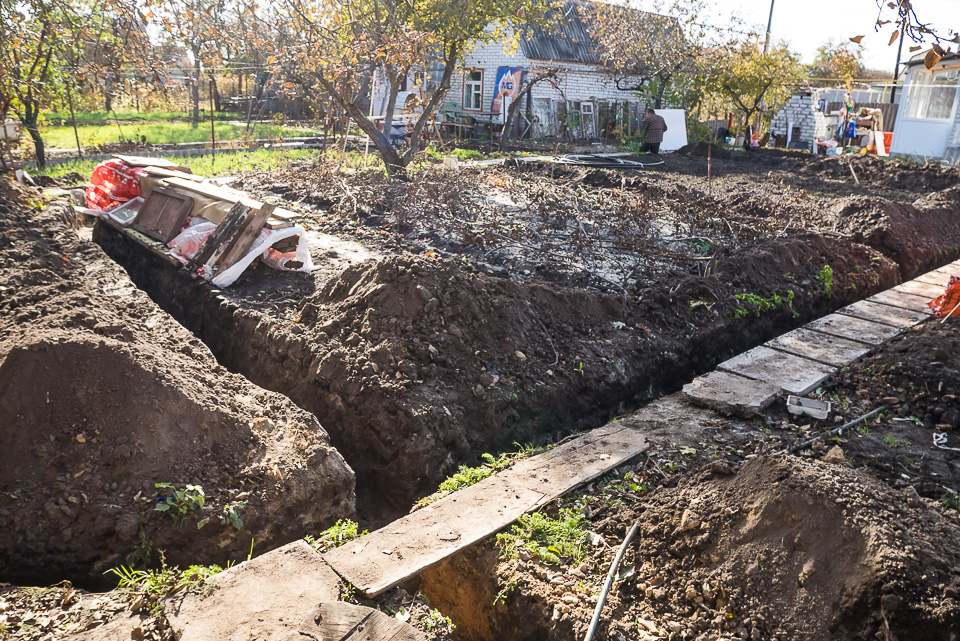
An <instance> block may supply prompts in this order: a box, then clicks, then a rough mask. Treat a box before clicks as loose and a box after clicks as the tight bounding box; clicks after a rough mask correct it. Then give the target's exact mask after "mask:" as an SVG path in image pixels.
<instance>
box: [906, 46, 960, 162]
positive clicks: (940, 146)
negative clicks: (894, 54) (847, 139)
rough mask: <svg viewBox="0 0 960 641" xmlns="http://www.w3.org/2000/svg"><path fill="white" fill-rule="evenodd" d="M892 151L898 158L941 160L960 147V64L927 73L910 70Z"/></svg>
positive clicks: (957, 62) (919, 69)
mask: <svg viewBox="0 0 960 641" xmlns="http://www.w3.org/2000/svg"><path fill="white" fill-rule="evenodd" d="M903 94H904V95H903V98H902V100H901V103H900V104H901V110H900V114H899V115H898V117H897V127H896V131H895V132H894V134H893V143H892V144H891V146H890V151H891V153H892V154H895V155H902V156H916V157H920V158H942V157H944V155H945V154H946V152H947V150H948V148H949V147H951V146H955V145H957V144H960V131H958V129H960V106H958V103H960V60H952V61H950V62H948V63H944V64H942V65H937V66H936V68H934V69H933V70H931V71H928V70H927V69H925V68H924V67H923V66H921V65H916V66H913V67H911V68H910V70H909V71H908V72H907V77H906V79H905V82H904V90H903Z"/></svg>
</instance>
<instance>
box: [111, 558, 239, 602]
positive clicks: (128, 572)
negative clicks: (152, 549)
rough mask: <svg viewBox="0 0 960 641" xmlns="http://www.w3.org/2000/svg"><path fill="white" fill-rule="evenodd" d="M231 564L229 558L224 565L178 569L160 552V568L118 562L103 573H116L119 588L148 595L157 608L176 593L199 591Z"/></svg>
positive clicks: (193, 566) (197, 592)
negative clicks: (133, 566) (151, 568)
mask: <svg viewBox="0 0 960 641" xmlns="http://www.w3.org/2000/svg"><path fill="white" fill-rule="evenodd" d="M232 566H233V562H232V561H231V562H230V563H228V564H227V567H226V568H222V567H220V566H219V565H191V566H190V567H188V568H187V569H186V570H181V569H180V568H178V567H176V566H172V567H171V566H169V565H167V563H166V561H165V560H164V559H163V554H162V553H161V555H160V567H159V568H158V569H156V570H134V569H132V568H129V567H127V566H125V565H121V566H120V567H118V568H111V569H109V570H107V571H106V572H105V573H104V574H113V575H115V576H116V577H117V579H118V580H117V588H119V589H129V590H132V591H134V592H140V593H143V594H144V595H146V596H148V597H151V601H152V604H151V610H152V611H157V610H158V609H159V608H161V607H162V606H161V605H160V601H161V600H162V599H165V598H167V597H170V596H173V595H174V594H176V593H178V592H183V593H185V594H199V593H201V592H202V591H203V588H204V586H205V585H206V582H207V581H208V580H209V579H210V577H212V576H214V575H215V574H219V573H220V572H222V571H223V570H224V569H229V568H230V567H232Z"/></svg>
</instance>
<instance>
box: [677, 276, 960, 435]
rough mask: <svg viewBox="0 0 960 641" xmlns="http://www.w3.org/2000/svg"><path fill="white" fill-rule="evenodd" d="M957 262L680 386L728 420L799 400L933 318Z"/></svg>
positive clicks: (772, 342) (784, 335) (684, 391)
mask: <svg viewBox="0 0 960 641" xmlns="http://www.w3.org/2000/svg"><path fill="white" fill-rule="evenodd" d="M957 271H960V261H955V262H953V263H950V264H949V265H946V266H944V267H941V268H940V269H937V270H934V271H932V272H928V273H926V274H924V275H923V276H920V277H918V278H916V279H914V280H911V281H908V282H905V283H902V284H900V285H897V286H896V287H894V288H892V289H888V290H886V291H883V292H880V293H879V294H876V295H874V296H871V297H869V298H867V299H866V300H863V301H860V302H858V303H854V304H853V305H849V306H847V307H844V308H843V309H840V310H839V311H837V313H835V314H829V315H827V316H824V317H823V318H818V319H817V320H815V321H813V322H811V323H807V324H806V325H805V326H803V327H801V328H799V329H795V330H793V331H792V332H787V333H786V334H783V335H781V336H778V337H777V338H774V339H773V340H771V341H767V342H766V343H765V344H763V345H761V346H759V347H755V348H754V349H751V350H749V351H747V352H744V353H743V354H740V355H739V356H735V357H734V358H731V359H730V360H728V361H724V362H723V363H720V365H718V366H717V370H719V371H717V372H711V373H709V374H705V375H704V376H700V377H698V378H696V379H694V380H693V381H692V382H691V383H689V384H688V385H686V386H684V388H683V393H684V396H685V397H686V398H687V400H689V401H690V402H692V403H696V404H698V405H702V406H704V407H710V408H713V409H716V410H718V411H721V412H723V413H727V414H739V415H742V416H751V415H754V414H758V413H759V412H760V411H762V410H763V408H765V407H766V406H767V405H769V404H770V403H772V402H773V400H775V399H776V398H777V397H778V396H781V395H783V394H784V393H786V394H795V395H797V396H804V395H806V394H809V393H810V392H811V391H813V390H815V389H816V388H817V387H818V386H819V385H820V384H821V383H823V381H825V380H826V379H827V378H829V377H830V376H832V375H834V374H835V373H836V372H837V371H838V370H839V369H840V368H841V367H843V366H845V365H847V364H849V363H851V362H853V361H855V360H856V359H858V358H860V357H862V356H865V355H866V354H868V353H870V352H871V351H873V350H874V349H876V348H877V347H878V346H879V345H882V344H883V343H884V342H886V341H888V340H890V339H891V338H893V337H895V336H897V335H898V334H900V333H902V332H903V331H905V330H907V329H909V328H911V327H913V326H915V325H917V324H918V323H921V322H923V321H924V320H925V319H927V318H929V317H930V312H929V310H928V309H927V303H928V302H929V301H930V300H932V299H934V298H936V297H937V296H939V295H941V294H942V293H943V291H944V288H945V287H946V285H947V282H948V281H949V280H950V274H952V273H955V272H957Z"/></svg>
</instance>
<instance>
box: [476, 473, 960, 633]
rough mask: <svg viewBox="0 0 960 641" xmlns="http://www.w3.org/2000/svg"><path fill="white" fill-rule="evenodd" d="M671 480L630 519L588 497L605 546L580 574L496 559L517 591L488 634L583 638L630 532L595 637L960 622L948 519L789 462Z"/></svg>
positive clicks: (891, 629)
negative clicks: (634, 528) (621, 570)
mask: <svg viewBox="0 0 960 641" xmlns="http://www.w3.org/2000/svg"><path fill="white" fill-rule="evenodd" d="M640 471H641V470H639V469H638V470H637V472H640ZM674 483H675V487H661V488H658V489H654V490H651V491H650V492H648V493H647V494H646V495H645V496H644V497H643V499H642V500H641V501H639V502H638V505H637V506H636V507H635V508H628V509H619V510H611V509H610V508H609V496H604V495H602V494H601V493H598V494H597V495H595V496H590V495H589V493H588V494H587V495H586V497H585V498H584V499H583V501H584V504H585V506H587V507H588V508H589V506H591V505H593V506H594V511H593V515H592V517H591V518H590V520H591V521H592V524H591V525H590V527H591V529H592V530H593V531H594V532H596V533H597V534H599V535H601V536H602V537H603V541H602V543H601V544H600V545H599V546H598V547H596V548H594V550H595V551H594V552H591V553H590V554H589V558H588V561H587V562H586V563H585V564H584V565H581V566H580V567H579V568H570V567H567V568H559V571H558V568H556V567H548V566H543V565H541V564H540V563H539V562H537V561H535V560H531V561H523V560H519V559H514V560H512V561H509V562H506V563H501V564H500V566H499V567H498V568H497V570H496V580H497V582H498V585H500V586H504V585H508V584H510V583H511V582H513V583H514V584H517V583H518V582H519V585H521V587H519V588H517V589H516V590H515V591H514V592H513V593H512V594H511V596H510V598H508V599H507V605H506V606H501V608H503V609H505V610H506V611H507V612H508V614H505V615H503V614H502V615H501V617H500V619H499V620H500V625H501V626H504V627H501V628H500V629H498V630H497V635H499V636H500V638H514V639H567V638H569V639H575V638H576V639H579V638H582V636H583V633H584V632H585V630H586V626H587V623H588V622H589V619H590V615H591V614H592V609H593V607H592V606H593V604H594V603H595V602H596V594H595V592H594V590H593V588H591V587H589V586H590V585H595V584H597V583H598V582H599V581H600V580H601V578H602V576H603V574H605V571H606V569H607V567H608V566H609V561H610V558H611V557H612V556H613V554H614V552H615V550H616V548H617V547H618V546H619V543H620V541H621V540H622V539H623V537H624V535H625V534H626V531H627V529H629V527H630V526H631V525H632V524H633V522H634V521H639V523H640V528H639V532H638V535H637V538H636V539H635V541H634V542H633V543H632V544H631V545H630V547H629V549H628V552H627V555H626V557H625V560H624V567H625V568H628V569H627V570H626V572H625V574H626V576H624V577H623V578H622V580H620V581H618V582H617V584H616V587H615V589H614V591H613V592H612V593H611V595H610V598H609V599H608V601H607V604H606V608H605V611H604V617H603V624H602V627H601V632H600V635H599V636H598V637H597V638H599V639H654V638H671V639H703V640H706V639H717V638H740V639H877V638H880V639H944V638H949V633H948V631H949V630H956V629H957V626H958V625H960V603H958V602H957V598H958V596H960V592H958V590H960V573H958V572H957V567H958V562H960V557H958V551H957V550H958V543H960V518H958V516H960V515H958V513H957V512H956V510H952V511H946V512H945V511H943V510H942V509H941V507H940V505H939V504H937V503H936V502H932V501H928V500H926V499H921V500H919V501H914V500H911V499H910V498H909V497H908V496H906V495H905V494H904V492H902V491H897V490H894V489H892V488H890V487H889V486H887V485H885V484H883V483H880V482H878V481H877V480H875V479H873V478H872V477H871V476H870V474H869V473H867V472H865V471H863V470H852V469H850V468H848V467H846V466H844V465H835V464H829V463H820V462H815V461H805V460H801V459H798V458H783V457H772V456H762V457H759V458H757V459H755V460H751V461H748V462H747V463H745V464H744V465H743V466H742V467H741V468H739V469H737V470H734V469H731V468H730V467H729V466H727V465H726V464H725V463H720V462H715V463H713V464H711V465H709V466H707V467H706V468H705V469H704V470H703V471H701V472H700V473H699V474H695V475H689V476H686V477H684V478H682V479H679V481H675V482H674ZM511 626H513V627H511ZM488 638H490V637H488Z"/></svg>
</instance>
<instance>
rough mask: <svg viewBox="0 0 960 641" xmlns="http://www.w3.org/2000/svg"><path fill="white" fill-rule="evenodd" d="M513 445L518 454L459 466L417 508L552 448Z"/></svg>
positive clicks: (491, 455)
mask: <svg viewBox="0 0 960 641" xmlns="http://www.w3.org/2000/svg"><path fill="white" fill-rule="evenodd" d="M514 445H516V446H517V447H520V451H519V452H508V453H506V454H501V455H500V456H494V455H493V454H484V455H483V456H482V457H481V458H483V460H484V463H483V464H482V465H478V466H476V467H469V466H467V465H461V466H460V467H459V468H458V469H457V472H456V474H454V475H453V476H450V477H447V478H446V479H444V481H443V482H442V483H441V484H440V487H438V488H437V491H436V492H434V493H433V494H430V495H429V496H425V497H423V498H422V499H420V500H419V501H417V506H420V507H422V506H424V505H430V504H431V503H436V502H437V501H439V500H440V499H442V498H443V497H445V496H449V495H450V494H453V493H454V492H457V491H458V490H462V489H464V488H467V487H470V486H471V485H474V484H476V483H479V482H480V481H482V480H483V479H485V478H488V477H490V476H493V475H494V474H496V473H497V472H500V471H501V470H505V469H507V468H508V467H510V466H511V465H513V464H514V463H516V462H517V461H519V460H521V459H525V458H527V457H528V456H531V455H533V454H539V453H540V452H545V451H546V450H548V449H550V448H551V447H552V446H547V447H539V448H538V447H534V446H532V445H527V446H520V444H519V443H514Z"/></svg>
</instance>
